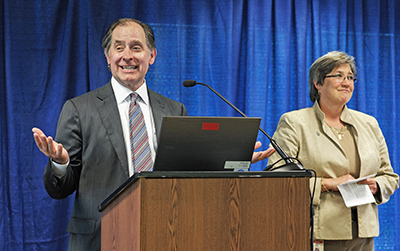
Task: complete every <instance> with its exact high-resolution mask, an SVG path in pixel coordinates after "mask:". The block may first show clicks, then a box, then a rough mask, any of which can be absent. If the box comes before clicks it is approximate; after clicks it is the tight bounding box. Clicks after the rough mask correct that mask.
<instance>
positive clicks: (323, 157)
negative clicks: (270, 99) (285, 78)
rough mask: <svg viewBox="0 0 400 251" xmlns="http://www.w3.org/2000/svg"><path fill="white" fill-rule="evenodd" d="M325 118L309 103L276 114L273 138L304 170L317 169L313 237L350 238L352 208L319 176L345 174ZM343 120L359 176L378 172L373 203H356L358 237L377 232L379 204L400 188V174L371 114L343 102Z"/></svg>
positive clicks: (341, 155)
mask: <svg viewBox="0 0 400 251" xmlns="http://www.w3.org/2000/svg"><path fill="white" fill-rule="evenodd" d="M324 118H325V115H324V113H323V112H322V111H321V109H320V108H319V105H318V102H315V104H314V106H313V107H310V108H305V109H301V110H297V111H292V112H288V113H285V114H283V115H282V117H281V118H280V121H279V123H278V127H277V130H276V132H275V134H274V136H273V138H274V139H275V140H276V141H277V142H278V143H279V144H280V145H281V146H282V148H283V149H284V150H285V151H287V153H288V155H289V156H291V157H296V158H298V159H299V160H300V161H301V162H302V164H303V165H304V167H305V168H307V169H313V170H315V171H316V173H317V180H316V190H315V196H314V200H313V205H314V208H315V216H314V237H315V239H320V240H344V239H351V238H352V230H351V209H350V208H347V207H346V206H345V204H344V201H343V199H342V197H341V195H340V193H339V192H329V193H328V192H324V193H321V178H322V177H326V178H337V177H339V176H342V175H345V174H348V173H349V161H348V158H347V156H346V153H345V151H344V150H343V148H342V147H341V145H340V143H339V142H338V140H337V138H336V137H335V135H334V134H333V132H332V130H330V129H329V127H328V126H327V125H326V124H325V123H324V122H323V121H324ZM341 119H342V121H344V122H345V123H346V124H347V125H348V128H349V130H351V132H352V133H353V135H354V138H355V141H356V145H357V148H358V153H359V156H360V163H361V167H360V177H363V176H366V175H370V174H376V176H375V179H376V181H377V183H378V185H379V188H380V191H381V194H380V196H379V198H376V203H373V204H367V205H363V206H358V207H357V211H358V227H359V237H373V236H378V235H379V221H378V208H377V204H381V203H385V202H387V201H388V200H389V198H390V195H392V194H393V192H394V191H395V190H396V189H397V188H398V187H399V176H398V175H397V174H395V173H394V172H393V168H392V166H391V164H390V159H389V154H388V149H387V146H386V142H385V138H384V136H383V134H382V131H381V130H380V128H379V125H378V122H377V121H376V119H375V118H374V117H372V116H370V115H367V114H364V113H361V112H358V111H355V110H351V109H348V108H347V106H345V108H344V110H343V112H342V115H341ZM279 158H280V156H279V155H278V154H274V155H272V156H271V157H270V158H269V160H268V164H272V163H274V162H275V161H277V160H278V159H279ZM278 165H279V164H278ZM278 165H277V166H278ZM313 186H314V179H311V180H310V188H311V189H312V188H313ZM311 191H312V190H311Z"/></svg>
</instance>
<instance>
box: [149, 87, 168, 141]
mask: <svg viewBox="0 0 400 251" xmlns="http://www.w3.org/2000/svg"><path fill="white" fill-rule="evenodd" d="M147 90H148V94H149V100H150V107H151V111H152V113H153V120H154V126H155V127H156V134H157V139H159V138H160V131H161V124H162V120H163V118H164V116H165V105H164V104H163V103H162V102H161V101H160V100H159V99H158V97H157V95H156V94H155V92H154V91H152V90H150V89H149V88H147Z"/></svg>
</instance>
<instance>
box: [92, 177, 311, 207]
mask: <svg viewBox="0 0 400 251" xmlns="http://www.w3.org/2000/svg"><path fill="white" fill-rule="evenodd" d="M267 177H270V178H289V177H292V178H296V177H298V178H300V177H312V172H310V171H308V170H298V171H297V170H296V171H285V172H279V171H274V172H252V171H250V172H229V171H220V172H219V171H217V172H216V171H205V172H201V171H196V172H187V171H169V172H168V171H162V172H157V171H154V172H140V173H135V174H134V175H133V176H131V177H130V178H129V179H128V180H127V181H125V182H124V183H123V184H122V185H121V186H120V187H119V188H117V189H116V190H115V191H114V192H113V193H112V194H111V195H110V196H108V197H107V198H106V199H105V200H104V201H103V202H102V203H101V204H100V205H99V206H98V210H99V212H102V211H103V210H104V209H105V208H106V207H107V206H108V205H110V204H111V203H112V202H113V201H114V200H115V199H116V198H117V197H118V196H119V195H120V194H122V193H123V192H124V191H125V190H126V189H128V188H129V187H130V186H131V185H132V184H133V183H135V182H136V181H137V180H138V179H139V178H148V179H155V178H157V179H160V178H172V179H180V178H185V179H190V178H267Z"/></svg>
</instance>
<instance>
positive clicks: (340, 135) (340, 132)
mask: <svg viewBox="0 0 400 251" xmlns="http://www.w3.org/2000/svg"><path fill="white" fill-rule="evenodd" d="M329 127H330V128H331V129H332V130H333V131H334V132H336V133H337V135H338V138H339V140H342V139H343V136H344V134H343V132H342V130H343V128H345V127H346V126H344V127H342V128H340V130H339V131H338V130H336V128H334V127H333V126H329Z"/></svg>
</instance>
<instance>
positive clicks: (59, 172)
mask: <svg viewBox="0 0 400 251" xmlns="http://www.w3.org/2000/svg"><path fill="white" fill-rule="evenodd" d="M68 165H69V160H68V162H67V163H65V164H58V163H56V162H54V160H51V171H52V172H53V175H54V176H56V177H57V178H59V179H61V178H62V177H64V175H65V174H66V173H67V166H68Z"/></svg>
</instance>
